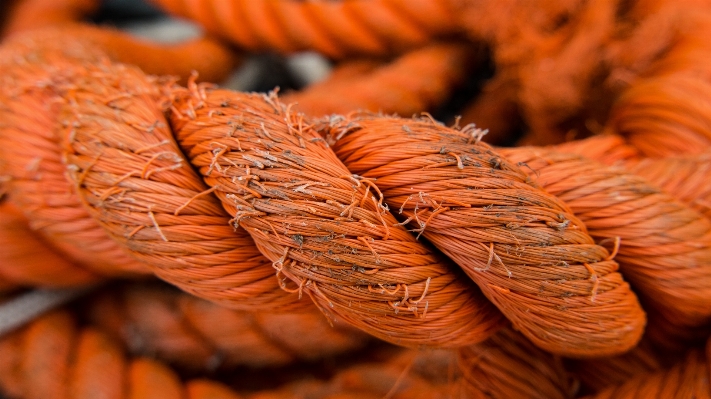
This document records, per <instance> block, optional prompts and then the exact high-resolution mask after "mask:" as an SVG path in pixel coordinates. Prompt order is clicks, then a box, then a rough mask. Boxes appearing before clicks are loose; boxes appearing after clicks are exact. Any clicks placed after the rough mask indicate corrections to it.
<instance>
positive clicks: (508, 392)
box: [458, 328, 576, 399]
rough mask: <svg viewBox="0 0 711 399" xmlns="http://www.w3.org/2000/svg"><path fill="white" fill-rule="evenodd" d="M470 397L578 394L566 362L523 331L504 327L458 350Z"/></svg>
mask: <svg viewBox="0 0 711 399" xmlns="http://www.w3.org/2000/svg"><path fill="white" fill-rule="evenodd" d="M458 360H459V368H460V369H461V370H462V373H463V376H464V381H465V383H464V384H463V387H464V389H465V390H466V392H467V395H468V396H466V397H471V398H479V397H482V398H484V397H489V398H532V399H537V398H540V399H544V398H545V399H566V398H572V397H574V392H575V390H576V387H575V385H574V384H572V381H570V378H569V377H568V375H567V372H566V370H565V369H564V368H563V362H562V361H561V359H560V358H559V357H555V356H553V355H551V354H549V353H547V352H544V351H542V350H540V349H538V348H537V347H536V346H535V345H533V344H532V343H531V342H530V341H528V340H527V339H526V338H525V337H523V336H522V335H521V334H519V333H516V332H514V331H513V330H511V329H508V328H507V329H503V330H501V331H500V332H498V333H497V334H496V335H494V336H493V337H491V339H489V340H487V341H486V342H484V343H481V344H478V345H473V346H469V347H465V348H462V349H460V350H459V351H458Z"/></svg>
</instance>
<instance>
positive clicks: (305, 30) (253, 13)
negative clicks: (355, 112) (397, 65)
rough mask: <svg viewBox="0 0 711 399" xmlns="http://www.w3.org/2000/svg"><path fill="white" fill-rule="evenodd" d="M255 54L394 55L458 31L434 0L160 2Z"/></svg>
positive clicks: (445, 7) (449, 9) (448, 11)
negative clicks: (303, 52) (262, 52)
mask: <svg viewBox="0 0 711 399" xmlns="http://www.w3.org/2000/svg"><path fill="white" fill-rule="evenodd" d="M154 2H155V3H156V4H157V5H158V6H160V7H162V8H164V9H166V10H167V11H168V12H170V13H172V14H175V15H179V16H182V17H187V18H189V19H192V20H195V21H196V22H197V23H199V24H200V25H201V26H202V27H204V28H205V29H207V30H208V31H209V32H211V33H212V34H214V35H216V36H218V37H222V38H225V39H229V40H231V41H232V42H234V43H235V44H237V45H239V46H240V47H242V48H245V49H247V50H250V51H263V50H277V51H280V52H285V53H291V52H296V51H303V50H313V51H318V52H321V53H323V54H325V55H327V56H329V57H332V58H343V57H345V56H347V55H349V54H369V55H379V56H383V55H388V54H391V53H392V52H394V51H402V50H404V49H408V48H413V47H418V46H422V45H424V44H426V43H428V42H431V41H432V39H433V38H434V37H442V36H445V35H451V34H452V33H455V32H456V27H455V26H453V25H452V23H451V21H452V20H453V19H454V15H455V14H454V9H453V6H451V5H450V4H449V2H444V1H432V0H417V1H411V0H409V1H403V0H366V1H326V0H317V1H306V2H303V1H294V0H287V1H270V0H229V1H219V0H154Z"/></svg>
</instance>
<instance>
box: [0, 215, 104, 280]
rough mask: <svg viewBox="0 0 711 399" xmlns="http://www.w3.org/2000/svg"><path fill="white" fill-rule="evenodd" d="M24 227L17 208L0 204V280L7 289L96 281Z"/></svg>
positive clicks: (94, 276)
mask: <svg viewBox="0 0 711 399" xmlns="http://www.w3.org/2000/svg"><path fill="white" fill-rule="evenodd" d="M28 223H29V222H28V221H27V219H25V218H24V216H22V213H21V212H20V211H19V210H18V209H17V208H15V207H14V206H12V205H11V204H9V203H7V202H3V203H0V279H2V280H3V281H5V282H6V284H7V285H11V286H35V287H64V286H74V285H84V284H89V283H92V282H95V281H97V280H98V279H99V277H98V276H97V275H95V274H92V273H90V272H88V271H87V270H86V269H83V268H81V267H78V266H77V265H75V264H73V263H71V262H69V261H68V260H66V259H64V258H63V257H62V256H61V255H59V254H58V253H57V252H55V251H54V250H52V249H51V248H50V247H48V245H47V244H46V243H44V242H42V240H41V239H40V237H38V236H37V235H36V234H34V233H33V232H32V231H31V230H30V229H29V226H28Z"/></svg>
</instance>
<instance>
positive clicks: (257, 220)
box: [171, 85, 500, 346]
mask: <svg viewBox="0 0 711 399" xmlns="http://www.w3.org/2000/svg"><path fill="white" fill-rule="evenodd" d="M175 95H176V99H175V108H174V111H173V114H172V118H171V119H172V125H173V127H174V131H175V134H176V137H177V139H178V142H179V143H180V145H181V147H182V148H183V149H184V151H186V153H187V154H188V156H189V158H190V160H191V163H192V164H193V165H194V166H195V167H196V168H198V169H199V171H200V173H202V175H203V176H204V178H205V181H206V183H207V184H208V185H210V186H211V187H214V188H215V194H216V195H217V196H218V197H219V198H220V199H221V200H222V201H223V205H224V206H225V209H227V210H228V212H229V213H230V214H232V215H233V216H234V225H235V227H241V228H244V229H245V230H247V231H248V232H249V233H250V235H251V236H252V238H253V239H254V241H255V242H256V244H257V247H258V248H259V249H260V251H261V252H262V253H264V254H265V255H266V256H267V257H268V258H269V259H270V260H271V261H272V262H273V266H274V268H275V269H276V270H277V276H280V275H284V276H285V278H286V277H288V278H289V279H291V280H292V281H294V282H295V283H296V286H292V287H290V288H289V289H290V290H293V291H294V292H298V293H299V295H300V296H301V295H304V294H306V295H309V296H311V297H312V298H313V299H314V301H315V302H316V303H317V304H318V305H319V306H320V307H321V308H322V309H323V310H324V312H326V313H331V312H333V313H334V314H335V315H337V316H339V317H340V318H342V319H344V320H346V321H348V322H349V323H352V324H353V325H355V326H358V327H359V328H361V329H363V330H365V331H368V332H369V333H371V334H373V335H375V336H376V337H379V338H381V339H384V340H386V341H390V342H395V343H399V344H403V345H433V346H461V345H464V344H467V343H474V342H479V341H482V340H483V339H485V338H486V337H487V336H488V335H490V334H491V333H492V332H493V331H494V330H495V329H496V328H497V327H498V326H499V321H500V318H499V316H498V313H496V312H495V311H494V309H492V307H491V306H490V304H488V303H487V302H486V301H485V300H483V298H482V297H481V294H480V293H479V292H478V290H476V289H475V288H474V287H472V286H471V285H470V284H468V283H467V282H466V279H462V277H461V276H459V275H458V274H456V273H454V272H453V271H452V268H451V267H449V266H448V265H447V263H446V261H445V260H444V259H442V258H441V257H440V256H438V255H437V254H436V253H435V252H433V251H432V250H431V249H430V248H428V247H426V246H424V245H422V244H421V243H420V242H418V241H417V240H416V239H415V237H414V236H413V235H411V234H410V233H408V232H407V231H406V230H405V228H404V227H402V225H400V224H398V222H397V220H395V218H394V217H393V216H392V214H391V213H390V211H388V209H387V207H386V205H385V204H384V202H383V197H382V196H381V195H380V192H379V190H378V188H377V186H376V185H375V184H374V183H373V182H372V181H371V180H369V179H363V178H361V177H360V176H357V175H353V174H352V173H351V172H350V171H349V170H348V169H347V168H346V167H345V166H343V164H342V163H340V161H339V160H338V158H336V156H335V154H334V153H333V152H332V151H331V150H330V149H329V148H328V145H327V144H326V143H325V141H324V140H323V139H322V138H321V137H320V136H319V135H318V133H317V132H316V131H315V129H314V128H313V127H312V126H310V125H307V122H306V121H304V119H303V115H299V114H296V113H294V112H291V111H290V109H289V108H285V107H284V106H283V105H282V104H281V103H279V101H278V100H277V98H276V97H275V96H266V95H258V94H251V95H250V94H241V93H235V92H230V91H226V90H213V89H210V88H208V87H203V86H196V85H192V86H191V88H190V89H189V90H178V91H176V92H175Z"/></svg>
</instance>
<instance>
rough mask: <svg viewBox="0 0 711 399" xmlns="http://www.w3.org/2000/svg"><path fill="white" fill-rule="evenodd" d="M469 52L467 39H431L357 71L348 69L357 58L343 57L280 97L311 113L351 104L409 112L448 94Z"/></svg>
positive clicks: (469, 60)
mask: <svg viewBox="0 0 711 399" xmlns="http://www.w3.org/2000/svg"><path fill="white" fill-rule="evenodd" d="M475 58H476V57H475V52H474V51H472V50H471V49H470V46H468V45H464V44H434V45H430V46H426V47H423V48H421V49H417V50H413V51H410V52H408V53H406V54H404V55H402V56H400V57H398V58H397V59H395V60H394V61H392V62H390V63H388V64H384V65H382V66H379V67H378V68H376V69H370V70H366V71H363V72H362V73H351V72H350V71H352V70H354V69H356V68H358V65H362V64H363V63H362V62H358V61H352V62H346V63H343V64H342V65H339V66H337V67H336V69H335V70H334V71H333V73H332V74H331V75H330V76H329V77H328V78H327V79H326V80H324V81H322V82H320V83H317V84H314V85H311V86H309V87H307V88H306V89H304V90H302V91H300V92H297V93H287V94H286V95H285V96H283V97H282V98H281V101H282V102H284V103H285V104H289V103H293V104H294V105H293V109H294V110H296V111H299V112H303V113H305V114H306V115H310V116H314V117H315V116H322V115H330V114H345V113H348V112H351V111H353V110H365V111H373V112H383V113H386V114H393V113H395V114H399V115H405V116H407V115H413V114H415V113H418V112H422V111H423V110H432V109H434V108H435V107H437V106H439V105H440V104H442V103H443V102H444V101H445V100H446V99H447V98H449V97H450V95H451V94H452V92H453V91H454V89H455V88H456V87H458V86H459V85H461V84H462V83H463V82H464V81H465V80H466V78H467V75H468V74H469V73H470V69H471V66H472V64H473V63H474V60H475Z"/></svg>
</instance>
